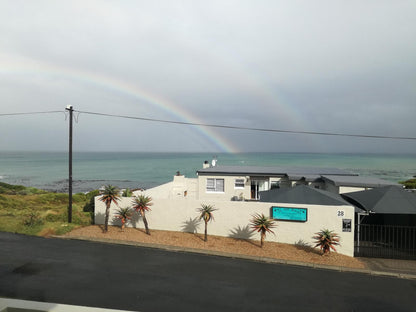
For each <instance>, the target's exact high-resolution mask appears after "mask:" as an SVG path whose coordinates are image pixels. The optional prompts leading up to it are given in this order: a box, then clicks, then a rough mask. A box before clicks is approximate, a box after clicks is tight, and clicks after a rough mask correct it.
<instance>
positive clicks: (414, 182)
mask: <svg viewBox="0 0 416 312" xmlns="http://www.w3.org/2000/svg"><path fill="white" fill-rule="evenodd" d="M399 183H400V184H403V185H404V187H405V188H406V189H416V178H415V179H409V180H406V181H400V182H399Z"/></svg>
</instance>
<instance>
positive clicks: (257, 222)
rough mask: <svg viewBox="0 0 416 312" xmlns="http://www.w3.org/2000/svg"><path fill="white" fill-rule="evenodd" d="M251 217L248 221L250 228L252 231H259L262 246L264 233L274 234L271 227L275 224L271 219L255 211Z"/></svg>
mask: <svg viewBox="0 0 416 312" xmlns="http://www.w3.org/2000/svg"><path fill="white" fill-rule="evenodd" d="M252 217H253V218H252V219H251V221H250V224H251V228H252V230H253V231H257V232H259V233H260V246H261V247H262V248H263V245H264V239H265V238H266V234H267V233H272V234H274V232H273V231H272V230H271V229H272V228H274V227H275V226H276V224H275V222H274V221H273V220H272V219H270V218H268V217H266V216H265V215H264V214H259V213H256V214H254V215H253V216H252Z"/></svg>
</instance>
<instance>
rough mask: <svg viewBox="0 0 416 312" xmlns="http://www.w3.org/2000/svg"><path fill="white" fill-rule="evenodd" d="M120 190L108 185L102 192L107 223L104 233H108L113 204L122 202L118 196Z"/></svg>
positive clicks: (105, 222)
mask: <svg viewBox="0 0 416 312" xmlns="http://www.w3.org/2000/svg"><path fill="white" fill-rule="evenodd" d="M118 194H119V189H118V188H117V187H115V186H113V185H106V186H105V187H104V190H103V191H102V192H101V197H100V200H101V201H102V202H104V203H105V221H104V232H108V219H109V218H110V206H111V203H115V204H116V205H117V202H118V201H119V200H120V197H119V196H118Z"/></svg>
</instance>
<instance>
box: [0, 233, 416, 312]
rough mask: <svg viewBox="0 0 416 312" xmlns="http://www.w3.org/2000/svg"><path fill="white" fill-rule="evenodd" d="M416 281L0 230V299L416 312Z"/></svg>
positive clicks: (129, 306)
mask: <svg viewBox="0 0 416 312" xmlns="http://www.w3.org/2000/svg"><path fill="white" fill-rule="evenodd" d="M415 295H416V281H415V280H406V279H399V278H391V277H378V276H371V275H367V274H361V273H346V272H336V271H329V270H328V271H327V270H320V269H311V268H304V267H296V266H287V265H277V264H265V263H259V262H254V261H248V260H239V259H230V258H221V257H215V256H206V255H197V254H189V253H181V252H168V251H164V250H157V249H151V248H139V247H133V246H119V245H111V244H102V243H93V242H85V241H71V240H60V239H45V238H39V237H30V236H23V235H16V234H10V233H2V232H0V297H8V298H19V299H26V300H35V301H44V302H54V303H64V304H73V305H83V306H94V307H105V308H113V309H124V310H134V311H143V312H145V311H193V312H194V311H250V312H253V311H278V310H279V311H415V310H416V301H415Z"/></svg>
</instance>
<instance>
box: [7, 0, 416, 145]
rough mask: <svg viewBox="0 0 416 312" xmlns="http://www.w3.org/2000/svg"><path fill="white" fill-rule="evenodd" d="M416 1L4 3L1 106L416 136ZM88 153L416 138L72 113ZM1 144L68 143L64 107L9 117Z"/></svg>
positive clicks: (19, 109)
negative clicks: (218, 126)
mask: <svg viewBox="0 0 416 312" xmlns="http://www.w3.org/2000/svg"><path fill="white" fill-rule="evenodd" d="M415 16H416V2H415V1H405V0H400V1H393V0H387V1H383V0H366V1H362V0H359V1H354V0H353V1H336V0H328V1H323V0H315V1H310V0H305V1H292V0H291V1H278V0H273V1H258V0H257V1H254V0H253V1H243V0H241V1H225V0H221V1H196V0H190V1H172V0H167V1H154V0H152V1H118V0H114V1H88V0H82V1H74V0H71V1H56V0H51V1H42V0H37V1H30V0H27V1H19V0H11V1H7V0H1V1H0V101H1V102H0V103H1V104H0V114H4V113H17V112H37V111H55V110H59V111H62V112H63V111H64V110H65V107H66V106H67V105H73V107H74V109H75V110H77V111H88V112H99V113H106V114H117V115H127V116H137V117H144V118H154V119H164V120H172V121H183V122H192V123H206V124H221V125H230V126H241V127H254V128H270V129H281V130H293V131H317V132H335V133H349V134H366V135H382V136H406V137H416V123H415V117H416V101H415V100H416V18H415ZM75 117H76V123H75V125H74V149H75V150H91V151H106V150H120V151H168V152H169V151H196V152H223V151H232V152H238V151H239V152H244V151H275V152H290V151H293V152H297V151H303V152H380V153H409V152H411V153H416V141H414V140H413V141H412V140H407V141H406V140H404V141H400V140H376V139H363V138H342V137H326V136H314V135H297V134H279V133H262V132H252V131H237V130H225V129H216V128H207V127H204V128H200V127H193V126H181V125H172V124H162V123H154V122H146V121H140V120H130V119H121V118H111V117H102V116H96V115H90V114H85V113H80V114H78V113H76V114H75ZM0 133H1V135H0V151H1V150H65V149H66V148H67V144H68V143H67V135H68V120H66V119H65V114H64V113H57V114H47V115H28V116H3V117H1V116H0Z"/></svg>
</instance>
